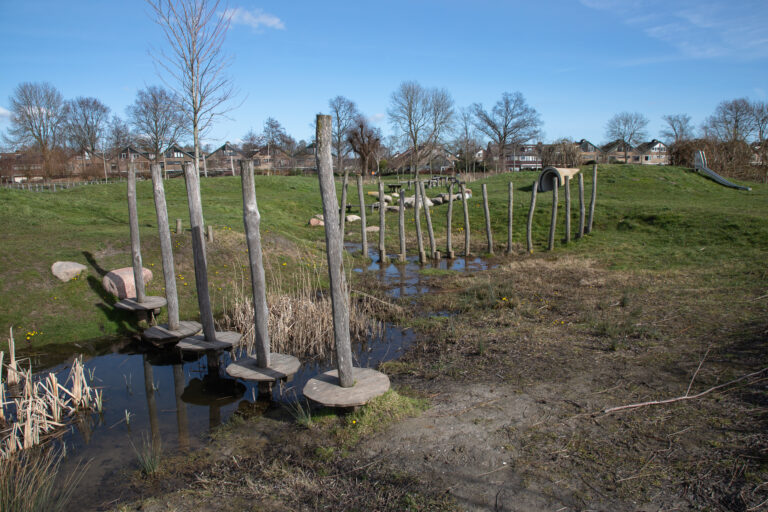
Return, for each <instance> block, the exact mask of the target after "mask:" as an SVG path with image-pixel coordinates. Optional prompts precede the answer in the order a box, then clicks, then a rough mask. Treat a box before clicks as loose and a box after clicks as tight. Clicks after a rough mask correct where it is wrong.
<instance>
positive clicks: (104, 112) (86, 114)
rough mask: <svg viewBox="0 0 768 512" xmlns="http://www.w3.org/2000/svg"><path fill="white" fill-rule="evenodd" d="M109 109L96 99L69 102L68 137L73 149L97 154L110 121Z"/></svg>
mask: <svg viewBox="0 0 768 512" xmlns="http://www.w3.org/2000/svg"><path fill="white" fill-rule="evenodd" d="M108 116H109V107H107V106H106V105H104V104H103V103H102V102H100V101H99V100H97V99H96V98H84V97H82V96H81V97H79V98H75V99H74V100H70V101H68V102H67V124H66V135H67V139H69V142H70V144H71V145H72V147H73V148H74V149H76V150H79V151H88V152H90V153H96V146H97V145H98V144H99V140H101V138H102V137H103V135H104V132H105V130H106V128H107V122H108V120H109V117H108Z"/></svg>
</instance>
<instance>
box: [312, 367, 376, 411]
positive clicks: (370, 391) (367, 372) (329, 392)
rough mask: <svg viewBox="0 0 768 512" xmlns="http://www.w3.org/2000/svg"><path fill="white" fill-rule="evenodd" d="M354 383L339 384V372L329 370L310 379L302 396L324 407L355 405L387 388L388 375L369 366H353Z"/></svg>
mask: <svg viewBox="0 0 768 512" xmlns="http://www.w3.org/2000/svg"><path fill="white" fill-rule="evenodd" d="M352 375H353V376H354V379H355V385H354V386H352V387H349V388H343V387H341V386H340V385H339V372H338V371H337V370H331V371H328V372H325V373H321V374H320V375H318V376H317V377H315V378H313V379H310V380H309V381H308V382H307V384H306V386H304V396H305V397H307V398H309V399H310V400H312V401H314V402H317V403H319V404H321V405H324V406H325V407H357V406H360V405H365V404H367V403H368V402H369V401H370V400H371V399H372V398H375V397H377V396H379V395H383V394H384V393H386V392H387V391H388V390H389V377H387V376H386V375H384V374H383V373H381V372H377V371H376V370H373V369H371V368H353V369H352Z"/></svg>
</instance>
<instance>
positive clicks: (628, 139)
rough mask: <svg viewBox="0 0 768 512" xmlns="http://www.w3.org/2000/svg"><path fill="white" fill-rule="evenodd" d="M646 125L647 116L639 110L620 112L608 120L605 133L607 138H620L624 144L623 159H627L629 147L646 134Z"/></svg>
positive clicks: (640, 140) (639, 141)
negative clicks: (628, 145)
mask: <svg viewBox="0 0 768 512" xmlns="http://www.w3.org/2000/svg"><path fill="white" fill-rule="evenodd" d="M646 126H648V118H647V117H645V116H644V115H643V114H641V113H639V112H620V113H618V114H616V115H615V116H613V117H612V118H611V119H609V120H608V124H607V125H606V126H605V135H606V137H608V138H609V139H612V140H616V139H621V140H623V141H624V142H625V144H624V161H625V162H626V161H627V154H628V153H629V148H628V147H627V144H632V145H633V146H635V145H637V144H640V143H641V142H642V141H643V139H645V138H646V137H647V136H648V135H647V133H646V131H645V128H646Z"/></svg>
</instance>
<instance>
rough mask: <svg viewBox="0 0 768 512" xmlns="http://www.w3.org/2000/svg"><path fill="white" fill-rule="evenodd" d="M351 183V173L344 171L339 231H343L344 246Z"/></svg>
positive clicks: (342, 242)
mask: <svg viewBox="0 0 768 512" xmlns="http://www.w3.org/2000/svg"><path fill="white" fill-rule="evenodd" d="M348 183H349V171H344V179H343V180H342V182H341V210H340V211H341V214H340V215H339V229H341V244H342V246H343V245H344V227H345V223H346V221H347V185H348Z"/></svg>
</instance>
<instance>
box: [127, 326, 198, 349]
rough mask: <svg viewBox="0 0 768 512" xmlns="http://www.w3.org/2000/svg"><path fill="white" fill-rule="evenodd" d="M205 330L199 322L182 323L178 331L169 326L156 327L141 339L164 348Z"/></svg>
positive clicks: (145, 333) (145, 332)
mask: <svg viewBox="0 0 768 512" xmlns="http://www.w3.org/2000/svg"><path fill="white" fill-rule="evenodd" d="M202 328H203V326H202V325H200V324H199V323H197V322H191V321H181V322H179V325H178V326H177V327H176V329H171V328H170V326H169V325H168V324H163V325H155V326H153V327H150V328H149V329H147V330H146V331H143V332H142V333H141V339H143V340H144V341H146V342H148V343H151V344H152V345H155V346H163V345H166V344H170V343H176V342H177V341H179V340H180V339H183V338H188V337H190V336H194V335H196V334H198V333H199V332H200V330H201V329H202Z"/></svg>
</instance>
